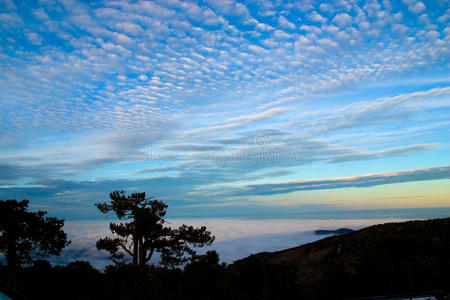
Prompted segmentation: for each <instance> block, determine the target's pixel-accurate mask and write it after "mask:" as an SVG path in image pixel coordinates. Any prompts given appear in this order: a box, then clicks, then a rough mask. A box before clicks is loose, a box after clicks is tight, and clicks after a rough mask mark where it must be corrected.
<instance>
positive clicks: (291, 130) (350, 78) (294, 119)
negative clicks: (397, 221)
mask: <svg viewBox="0 0 450 300" xmlns="http://www.w3.org/2000/svg"><path fill="white" fill-rule="evenodd" d="M0 7H1V10H0V26H1V32H0V92H1V97H0V105H1V112H0V126H1V127H0V159H1V160H0V197H1V198H2V199H9V198H17V199H22V198H27V199H30V200H31V203H32V206H33V207H34V208H39V209H45V210H48V211H49V212H50V213H51V214H54V215H59V216H63V217H64V218H67V219H92V218H101V217H102V216H101V214H99V213H98V212H97V211H96V209H95V207H94V206H93V204H94V203H95V202H99V201H104V200H106V199H107V195H108V193H109V192H111V191H113V190H115V189H124V190H126V191H128V192H132V191H146V192H147V193H148V194H150V195H152V196H155V197H157V198H158V199H161V200H163V201H165V202H167V203H168V204H169V211H172V214H171V216H173V217H196V216H201V217H208V216H220V217H233V216H239V217H272V218H283V217H288V216H289V217H290V218H292V217H295V216H302V217H305V216H306V215H308V214H309V213H310V214H311V215H314V216H316V215H318V214H322V216H327V217H330V216H336V214H339V212H342V211H347V212H350V213H346V214H347V215H349V217H354V218H358V217H364V218H365V217H367V216H368V215H370V214H367V212H366V211H372V212H373V214H372V215H373V216H375V215H376V216H379V214H380V211H381V212H389V216H391V217H393V216H395V215H396V214H402V213H401V212H402V211H403V213H404V211H405V210H410V211H413V213H411V214H410V215H409V216H410V217H411V216H414V217H430V216H441V215H448V213H449V211H450V209H449V207H450V198H449V192H450V190H449V188H448V187H449V186H450V185H449V184H450V148H449V140H450V139H449V138H450V130H449V129H450V118H449V116H450V72H449V57H450V50H449V45H450V37H449V35H450V26H449V24H450V8H449V7H450V5H449V1H445V0H437V1H416V0H403V1H388V0H384V1H377V0H367V1H344V0H340V1H335V2H332V1H330V2H327V3H325V2H323V1H273V2H271V1H259V0H255V1H242V2H238V1H230V0H208V1H198V2H191V1H178V0H165V1H153V2H151V1H142V2H141V1H131V2H127V1H84V2H78V1H56V0H40V1H18V2H13V1H9V0H7V1H5V0H1V1H0ZM421 209H423V210H421ZM430 209H431V212H430ZM352 212H353V213H352ZM433 212H434V214H433Z"/></svg>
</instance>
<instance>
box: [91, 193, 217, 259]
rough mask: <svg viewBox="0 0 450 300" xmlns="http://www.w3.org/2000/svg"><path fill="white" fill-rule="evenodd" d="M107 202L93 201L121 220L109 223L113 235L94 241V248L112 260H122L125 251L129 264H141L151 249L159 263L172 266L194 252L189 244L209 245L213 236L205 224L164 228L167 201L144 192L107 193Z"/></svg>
mask: <svg viewBox="0 0 450 300" xmlns="http://www.w3.org/2000/svg"><path fill="white" fill-rule="evenodd" d="M109 197H110V200H111V201H110V203H96V204H95V205H96V206H97V208H98V209H99V210H100V211H101V212H102V213H105V214H106V213H110V212H114V213H115V215H116V217H117V218H118V219H119V220H129V222H123V223H112V222H111V223H110V225H109V229H110V230H111V232H112V233H113V234H114V235H115V237H113V238H110V237H104V238H101V239H100V240H98V241H97V249H99V250H106V251H108V252H109V253H110V254H111V258H112V260H113V261H114V262H116V263H120V262H123V258H124V256H125V254H129V255H130V256H131V257H132V258H133V265H135V266H144V265H145V264H146V263H148V262H149V261H150V259H151V258H152V256H153V254H154V253H155V252H158V253H160V256H161V261H160V263H161V264H163V265H165V266H170V267H173V266H176V265H179V264H182V263H184V262H186V261H188V259H189V257H187V256H186V254H188V255H190V257H192V256H193V255H195V254H196V252H195V250H194V249H193V248H192V246H193V247H203V246H204V245H211V244H212V242H213V241H214V236H212V235H211V232H209V231H207V230H206V227H205V226H202V227H200V228H194V227H192V226H187V225H185V224H183V225H182V226H180V227H179V228H176V229H173V228H170V227H166V226H165V225H164V224H165V220H164V216H165V215H166V209H167V204H165V203H164V202H162V201H159V200H156V199H154V198H153V197H149V198H147V197H146V196H145V193H133V194H131V195H130V196H127V195H125V192H124V191H114V192H112V193H110V195H109Z"/></svg>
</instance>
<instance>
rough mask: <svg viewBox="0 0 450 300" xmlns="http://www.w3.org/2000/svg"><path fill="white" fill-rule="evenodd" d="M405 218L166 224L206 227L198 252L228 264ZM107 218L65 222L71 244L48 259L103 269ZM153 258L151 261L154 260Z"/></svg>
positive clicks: (213, 220) (251, 220)
mask: <svg viewBox="0 0 450 300" xmlns="http://www.w3.org/2000/svg"><path fill="white" fill-rule="evenodd" d="M398 221H405V219H394V218H391V219H347V220H330V219H327V220H298V219H264V220H253V219H250V220H249V219H172V220H168V224H167V225H168V226H174V227H175V226H179V225H181V224H188V225H194V226H196V227H199V226H206V227H207V228H208V230H209V231H211V232H212V233H213V234H214V235H215V237H216V240H215V242H214V243H213V245H212V246H208V247H204V248H201V249H199V251H198V252H199V253H204V252H206V251H207V250H216V251H217V252H218V253H219V255H220V259H221V261H225V262H226V263H232V262H233V261H235V260H237V259H241V258H244V257H247V256H249V255H250V254H252V253H258V252H263V251H278V250H282V249H286V248H291V247H295V246H299V245H302V244H306V243H310V242H314V241H316V240H319V239H321V238H324V237H326V236H319V235H316V234H315V233H314V231H315V230H318V229H338V228H342V227H346V228H351V229H360V228H363V227H367V226H370V225H375V224H382V223H387V222H398ZM108 224H109V221H103V220H101V221H99V220H87V221H86V220H83V221H81V220H79V221H67V222H66V225H65V226H64V230H65V231H66V232H67V233H68V235H69V238H70V240H71V241H72V243H71V244H70V245H69V246H68V247H66V248H65V249H64V250H63V251H62V253H61V255H60V256H58V257H54V258H52V259H51V260H52V262H53V263H54V264H67V263H68V262H70V261H74V260H87V261H90V262H91V263H92V264H93V265H94V266H95V267H97V268H99V269H103V268H104V267H105V266H106V265H108V264H111V261H110V260H109V257H108V254H107V253H106V252H103V251H99V250H97V249H96V246H95V243H96V241H97V240H98V239H99V238H100V237H103V236H105V235H108V234H109V232H108V231H109V229H108V228H109V225H108ZM157 261H158V259H157V257H155V259H153V262H155V263H157Z"/></svg>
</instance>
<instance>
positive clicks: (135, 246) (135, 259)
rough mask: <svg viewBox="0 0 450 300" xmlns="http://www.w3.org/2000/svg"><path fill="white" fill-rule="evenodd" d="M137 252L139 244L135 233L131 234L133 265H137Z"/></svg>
mask: <svg viewBox="0 0 450 300" xmlns="http://www.w3.org/2000/svg"><path fill="white" fill-rule="evenodd" d="M138 252H139V245H138V238H137V234H133V266H137V265H138Z"/></svg>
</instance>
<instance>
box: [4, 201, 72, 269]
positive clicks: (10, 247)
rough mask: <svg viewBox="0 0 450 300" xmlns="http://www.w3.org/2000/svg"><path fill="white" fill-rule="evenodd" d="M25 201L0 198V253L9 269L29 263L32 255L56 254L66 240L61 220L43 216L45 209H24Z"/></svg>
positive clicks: (66, 242)
mask: <svg viewBox="0 0 450 300" xmlns="http://www.w3.org/2000/svg"><path fill="white" fill-rule="evenodd" d="M28 203H29V201H28V200H22V201H16V200H6V201H3V200H0V252H1V253H4V254H5V257H6V261H7V264H8V266H9V267H11V268H15V267H17V266H20V265H22V264H25V263H31V262H32V261H33V259H32V256H33V255H35V256H40V257H46V256H48V255H58V254H59V253H60V252H61V250H62V248H64V247H65V246H67V245H69V243H70V242H69V241H67V235H66V233H65V232H64V231H63V230H62V227H63V226H64V220H59V219H57V218H52V217H44V216H45V214H46V213H47V212H46V211H41V210H40V211H38V212H28V211H27V210H28Z"/></svg>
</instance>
